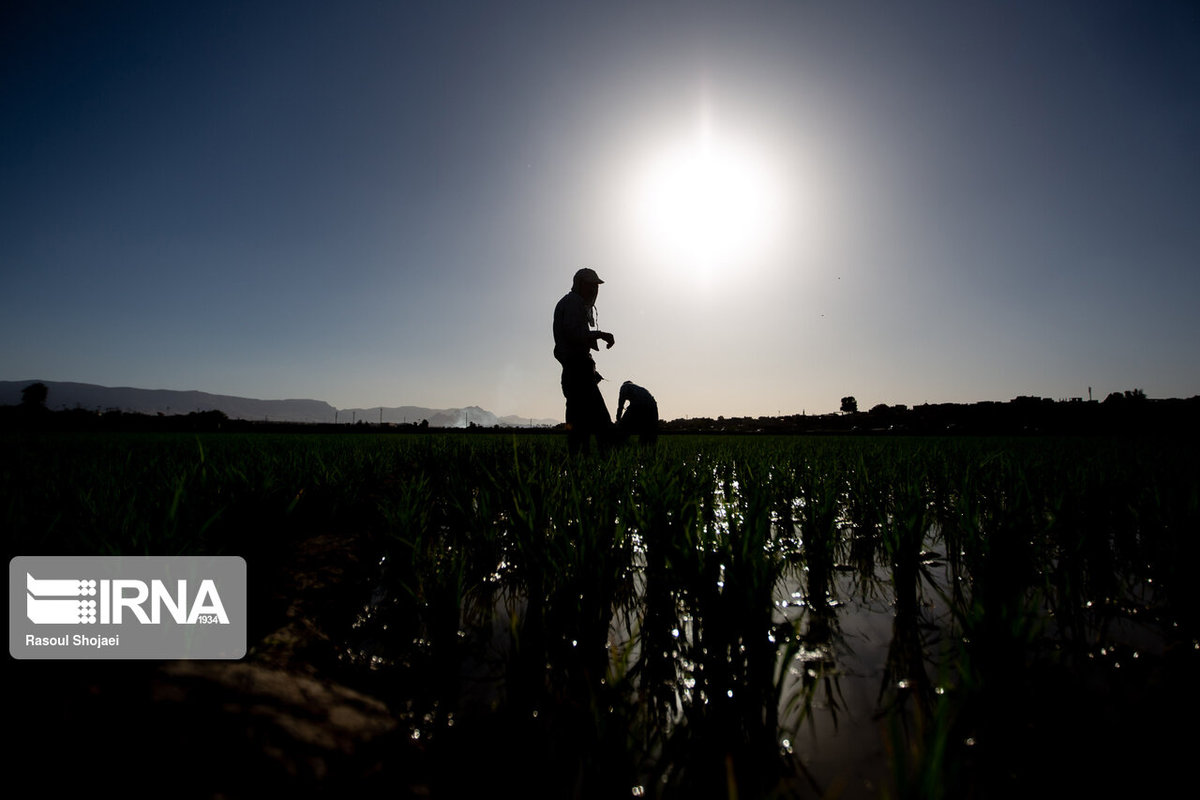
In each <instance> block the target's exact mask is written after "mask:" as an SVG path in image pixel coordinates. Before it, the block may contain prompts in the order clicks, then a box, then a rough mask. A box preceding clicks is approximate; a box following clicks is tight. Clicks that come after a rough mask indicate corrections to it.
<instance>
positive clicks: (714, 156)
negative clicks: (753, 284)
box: [632, 125, 779, 276]
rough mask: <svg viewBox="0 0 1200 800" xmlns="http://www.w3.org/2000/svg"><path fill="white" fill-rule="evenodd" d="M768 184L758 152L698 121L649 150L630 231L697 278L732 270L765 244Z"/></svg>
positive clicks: (772, 211)
mask: <svg viewBox="0 0 1200 800" xmlns="http://www.w3.org/2000/svg"><path fill="white" fill-rule="evenodd" d="M775 183H776V182H775V180H773V177H772V175H771V173H770V172H769V170H768V169H767V165H766V158H765V156H764V154H763V153H762V152H761V151H757V150H755V149H754V148H752V147H751V146H749V145H747V144H745V143H742V142H739V141H737V140H735V139H731V138H723V137H720V136H718V135H717V134H716V133H715V132H714V131H713V129H712V126H711V125H702V126H701V127H700V129H699V130H698V131H697V132H696V133H695V134H694V135H693V136H691V137H685V138H683V139H681V140H679V141H677V142H675V143H672V144H667V145H664V146H662V147H659V148H657V149H656V150H654V151H652V154H651V155H650V156H649V157H648V158H647V159H646V161H645V163H644V165H643V166H642V168H641V169H640V170H639V171H638V175H637V179H636V180H635V181H634V198H633V203H632V207H633V211H634V221H635V225H636V229H637V231H638V233H639V236H640V238H641V241H642V244H643V245H644V246H645V247H646V248H647V250H648V253H649V255H650V257H651V258H652V259H654V260H656V261H660V262H663V263H665V264H669V265H671V266H673V267H676V268H679V269H686V270H689V271H691V272H692V273H693V274H698V275H709V276H711V275H713V274H716V273H719V272H721V271H724V270H729V269H735V270H736V269H737V268H738V267H740V266H745V264H746V263H747V262H749V261H752V260H753V259H755V258H757V257H759V256H760V255H761V254H762V253H763V252H764V251H765V250H766V249H767V248H768V247H769V246H770V245H771V243H772V239H773V237H774V235H775V229H776V227H777V222H778V215H779V192H778V190H777V187H776V185H775Z"/></svg>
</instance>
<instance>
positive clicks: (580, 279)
mask: <svg viewBox="0 0 1200 800" xmlns="http://www.w3.org/2000/svg"><path fill="white" fill-rule="evenodd" d="M575 282H576V283H604V281H602V280H600V276H599V275H597V274H596V270H594V269H592V268H591V267H584V268H583V269H581V270H579V271H578V272H576V273H575Z"/></svg>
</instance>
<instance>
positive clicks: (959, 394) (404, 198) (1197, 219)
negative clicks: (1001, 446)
mask: <svg viewBox="0 0 1200 800" xmlns="http://www.w3.org/2000/svg"><path fill="white" fill-rule="evenodd" d="M0 14H2V15H3V17H2V24H0V339H2V340H3V341H4V343H5V345H4V347H3V348H0V378H2V379H6V380H24V379H32V378H40V379H45V380H70V381H83V382H89V383H99V384H103V385H109V386H137V387H143V388H165V389H201V390H204V391H209V392H214V393H221V394H234V395H242V396H248V397H258V398H264V399H275V398H294V397H307V398H314V399H321V400H327V401H329V402H330V403H333V404H334V405H335V406H338V407H341V408H349V407H369V406H378V405H385V406H399V405H405V404H411V405H422V406H429V407H453V406H465V405H471V404H478V405H481V406H483V407H485V408H487V409H489V410H491V411H494V412H496V413H499V414H518V415H521V416H530V417H556V418H560V419H561V418H562V406H563V400H562V396H561V393H560V391H559V387H558V365H557V363H556V362H555V361H554V359H553V357H552V355H551V350H552V347H553V343H552V341H551V333H550V320H551V315H552V311H553V307H554V304H555V303H556V302H557V300H558V299H559V297H561V296H562V294H563V293H564V292H566V291H567V290H568V289H569V288H570V280H571V275H572V274H573V273H574V271H575V270H576V269H578V268H579V267H581V266H590V267H593V268H594V269H596V271H597V272H598V273H599V274H600V275H601V277H602V278H604V280H605V281H606V283H605V284H604V286H602V287H601V291H600V296H599V299H598V302H597V309H598V314H599V323H600V327H602V328H603V329H605V330H608V331H611V332H612V333H613V334H614V335H615V337H616V346H615V347H614V348H613V349H612V350H605V351H602V352H600V353H599V354H598V355H597V362H598V365H599V369H600V371H601V372H602V373H603V374H604V375H605V377H606V378H608V381H607V382H606V383H604V384H602V389H603V390H604V391H605V395H606V397H607V398H608V400H609V403H610V406H611V405H613V404H615V401H616V394H617V390H618V387H619V385H620V383H621V381H623V380H626V379H632V380H634V381H635V382H638V383H641V384H642V385H644V386H646V387H647V388H649V389H650V390H651V391H652V392H653V393H654V394H655V395H656V396H657V397H658V399H659V405H660V408H661V411H662V413H663V415H664V416H665V417H667V418H676V417H683V416H718V415H725V416H740V415H760V414H776V413H784V414H788V413H799V412H801V411H807V413H810V414H812V413H824V412H829V411H836V410H837V409H838V407H839V401H840V398H841V397H842V396H844V395H854V396H855V397H857V398H858V400H859V404H860V406H861V407H870V406H871V405H874V404H876V403H889V404H893V403H905V404H909V405H914V404H920V403H923V402H972V401H977V400H1007V399H1010V398H1012V397H1015V396H1017V395H1023V394H1029V395H1039V396H1046V397H1053V398H1065V397H1078V396H1086V395H1087V391H1088V387H1092V388H1093V392H1094V395H1095V396H1096V397H1097V398H1101V399H1102V398H1103V397H1104V396H1105V395H1106V394H1107V393H1108V392H1110V391H1121V390H1125V389H1131V388H1141V389H1143V390H1144V391H1145V392H1146V393H1147V394H1148V395H1149V396H1150V397H1188V396H1192V395H1195V394H1198V393H1200V347H1198V346H1197V343H1200V314H1198V313H1197V312H1196V309H1197V308H1200V6H1197V5H1196V4H1195V3H1190V2H1177V3H1175V2H1152V3H1144V2H1005V3H999V2H997V3H949V2H946V3H931V2H915V3H904V4H896V3H855V2H849V3H845V2H838V3H832V2H804V1H803V0H790V1H787V2H783V1H780V2H747V3H740V2H739V3H734V2H709V3H700V2H666V1H665V0H664V1H660V2H653V1H651V2H619V1H617V2H604V3H575V2H556V3H551V2H545V3H533V2H504V3H500V2H496V3H480V2H448V3H424V2H406V3H398V2H383V1H377V2H343V3H337V4H333V3H288V4H280V3H254V2H247V3H221V2H209V3H194V4H189V5H188V6H187V7H185V6H184V4H177V3H135V2H130V3H100V4H76V5H73V4H68V3H53V4H52V3H40V2H32V1H28V2H18V3H15V4H5V10H4V11H2V12H0Z"/></svg>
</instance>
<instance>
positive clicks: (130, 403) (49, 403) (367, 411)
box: [0, 379, 558, 428]
mask: <svg viewBox="0 0 1200 800" xmlns="http://www.w3.org/2000/svg"><path fill="white" fill-rule="evenodd" d="M31 383H43V384H45V385H46V388H47V389H48V390H49V392H48V394H47V397H46V407H47V408H49V409H50V410H52V411H58V410H62V409H72V408H85V409H89V410H96V411H108V410H110V409H116V410H118V411H123V412H126V413H133V414H165V415H171V414H190V413H192V412H194V411H220V412H221V413H223V414H225V416H227V417H229V418H230V419H247V420H267V421H270V422H342V423H352V422H357V421H359V420H361V421H363V422H368V423H370V422H374V423H379V422H381V421H382V422H390V423H399V424H403V423H406V422H407V423H420V422H422V421H424V420H428V422H429V425H430V426H431V427H434V428H466V427H468V426H469V425H471V424H475V425H480V426H483V427H491V426H493V425H503V426H506V427H520V428H526V427H530V426H533V427H543V426H554V425H557V424H558V420H555V419H534V418H530V417H518V416H512V415H510V416H505V417H497V416H496V415H495V414H493V413H492V412H490V411H486V410H485V409H482V408H480V407H479V406H468V407H466V408H440V409H438V408H422V407H420V406H398V407H394V408H386V407H380V406H375V407H374V408H346V409H337V408H334V407H333V406H331V405H330V404H329V403H326V402H324V401H323V400H255V399H252V398H249V397H233V396H230V395H223V394H209V393H208V392H197V391H176V390H173V389H135V388H131V387H126V386H118V387H111V386H97V385H95V384H91V383H70V382H65V381H38V380H36V379H35V380H27V381H0V405H17V404H18V403H20V402H21V391H22V390H23V389H24V388H25V387H26V386H29V385H30V384H31Z"/></svg>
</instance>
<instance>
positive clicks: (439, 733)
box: [0, 433, 1200, 798]
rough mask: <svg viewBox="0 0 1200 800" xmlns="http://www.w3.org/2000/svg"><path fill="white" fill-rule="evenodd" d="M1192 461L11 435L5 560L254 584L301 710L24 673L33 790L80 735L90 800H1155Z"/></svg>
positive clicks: (184, 682)
mask: <svg viewBox="0 0 1200 800" xmlns="http://www.w3.org/2000/svg"><path fill="white" fill-rule="evenodd" d="M1196 444H1197V443H1196V441H1195V439H1194V438H1190V437H1183V438H1176V439H1172V438H1157V437H1156V438H1147V437H1088V438H1051V437H1027V438H1003V439H994V438H976V437H953V438H951V437H947V438H935V437H911V438H906V437H895V438H893V437H851V436H844V437H843V436H839V437H778V438H773V437H755V436H737V437H719V436H712V437H699V436H682V435H681V436H667V437H663V438H662V439H660V441H659V443H658V446H657V448H655V449H653V450H645V449H639V448H636V447H630V448H627V449H624V450H621V451H618V452H617V453H615V454H613V455H612V456H610V457H606V458H599V457H593V458H591V459H582V460H572V459H569V458H568V456H567V454H566V446H565V439H563V438H560V437H556V436H548V435H540V436H539V435H520V434H518V435H515V436H514V435H510V434H495V433H486V434H465V433H464V434H434V435H416V434H412V435H409V434H405V435H394V434H393V435H387V434H379V435H335V434H311V435H310V434H286V435H284V434H280V435H274V434H269V433H248V434H247V433H239V434H201V435H192V434H179V435H174V434H170V435H168V434H146V435H135V434H36V435H35V434H23V435H22V434H5V435H4V436H3V438H0V446H2V451H0V452H2V457H0V497H2V503H3V504H2V506H0V514H2V516H0V519H2V520H3V529H4V531H5V540H6V542H7V546H8V550H9V557H10V558H12V557H14V556H17V555H140V554H145V555H200V554H209V555H241V556H244V557H245V558H246V560H247V562H248V565H249V584H250V585H249V589H250V598H251V608H250V615H251V619H250V636H251V641H249V642H248V645H249V652H248V654H247V656H246V659H244V661H245V664H244V665H238V667H239V668H242V667H245V668H247V669H248V668H249V667H251V666H253V665H256V664H257V665H259V666H261V667H262V668H263V669H264V670H267V669H269V670H270V674H272V675H274V676H275V678H276V679H280V678H281V676H282V682H283V683H284V684H286V686H285V687H284V688H283V689H280V690H279V691H278V692H277V693H276V695H274V696H275V697H278V696H281V694H280V693H283V692H286V691H290V690H291V689H295V688H296V687H300V689H301V690H302V691H300V694H301V695H302V696H303V697H302V699H301V700H299V701H294V702H292V703H291V706H290V708H291V710H290V711H289V714H290V716H289V717H288V719H289V720H290V721H291V722H290V723H289V724H290V727H288V726H284V725H283V724H282V723H279V720H278V718H279V714H278V713H276V714H275V716H271V714H270V713H268V712H270V711H271V709H275V711H276V712H277V711H278V707H279V705H280V701H278V700H276V702H275V705H274V706H271V708H268V709H267V711H263V710H262V708H260V707H261V706H264V705H266V706H269V705H270V703H269V702H268V701H267V700H266V699H262V698H259V701H258V703H259V705H258V706H256V705H254V703H253V702H250V701H247V699H246V695H247V693H248V692H247V690H246V688H245V685H243V684H239V683H238V682H237V681H236V680H233V679H232V678H229V679H227V680H224V682H221V681H219V680H215V679H213V680H210V681H209V683H208V684H206V685H205V686H207V688H201V686H202V684H201V683H199V682H198V679H197V674H198V673H196V672H195V671H194V670H192V668H190V667H187V666H186V665H178V664H176V665H164V664H138V663H133V662H118V663H116V664H99V663H93V664H88V663H87V662H66V663H54V664H49V663H39V662H29V661H22V662H17V661H14V660H13V659H11V658H10V660H9V677H10V680H9V707H10V708H11V709H13V713H14V714H16V715H17V716H18V717H20V718H22V719H24V720H26V721H27V723H28V725H29V726H32V727H27V732H28V733H29V736H28V737H27V739H26V744H25V745H24V746H23V749H21V750H18V751H17V752H16V754H15V756H16V758H15V761H14V763H25V764H28V765H29V766H30V769H40V768H42V767H46V766H47V765H50V764H54V763H58V762H56V761H53V760H51V759H49V757H48V756H46V755H45V752H44V747H43V746H42V744H45V743H46V742H48V741H53V740H54V737H55V736H56V735H58V736H59V737H60V738H61V734H62V731H63V730H69V731H72V736H75V737H79V736H82V737H84V739H86V740H87V741H88V742H90V744H89V746H88V747H87V748H85V749H84V752H81V753H78V754H77V755H78V756H79V759H80V760H79V761H78V762H77V764H78V767H77V772H78V774H90V773H91V771H92V770H97V771H103V770H107V771H108V774H109V775H110V777H111V776H112V775H125V776H128V775H132V774H135V773H137V772H138V771H139V770H150V769H151V768H152V767H153V768H155V770H156V772H155V774H156V775H162V774H172V775H175V776H182V775H186V776H187V777H186V779H185V780H183V781H182V784H181V785H180V786H176V787H175V791H174V792H173V793H174V794H176V795H196V796H222V797H237V796H243V795H251V794H252V795H256V796H257V795H259V794H261V791H262V785H263V784H269V785H270V786H271V787H272V788H273V789H274V790H276V791H278V793H280V794H284V795H288V794H329V795H336V796H355V795H360V796H364V795H370V796H394V797H435V798H440V797H476V796H481V795H482V794H484V793H488V794H491V793H502V792H504V791H512V792H515V793H517V794H519V795H520V796H523V797H602V798H626V797H659V798H676V797H689V798H690V797H722V798H724V797H730V798H733V797H737V798H765V797H778V798H835V797H840V798H918V797H920V798H926V797H928V798H936V797H1014V796H1022V797H1030V796H1050V797H1074V796H1080V795H1084V794H1095V795H1098V796H1113V795H1114V794H1118V793H1125V792H1132V793H1137V794H1138V795H1145V794H1148V793H1150V794H1157V793H1159V792H1160V791H1161V792H1165V791H1166V788H1167V787H1169V786H1173V785H1174V783H1175V782H1176V781H1179V780H1185V781H1188V782H1191V780H1192V779H1191V777H1190V762H1191V759H1192V758H1193V755H1192V751H1193V747H1192V743H1193V742H1194V740H1195V735H1194V734H1193V733H1191V732H1190V729H1191V727H1192V726H1194V725H1195V723H1196V720H1197V717H1196V711H1197V709H1198V707H1200V706H1198V703H1197V700H1198V697H1200V692H1198V690H1197V682H1198V679H1200V671H1198V667H1200V595H1198V594H1197V589H1196V583H1195V580H1194V574H1195V571H1196V565H1197V558H1198V556H1200V542H1198V539H1197V537H1198V535H1200V459H1198V458H1197V455H1196V453H1197V450H1196ZM314 576H316V577H314ZM297 597H304V598H307V601H306V602H305V603H303V604H297V603H296V602H294V600H295V598H297ZM281 631H291V632H292V633H293V634H295V632H296V631H300V632H301V633H300V634H295V635H292V636H291V638H287V637H284V635H283V634H282V633H281ZM285 639H286V641H285ZM281 653H282V655H281ZM230 674H232V673H229V672H226V673H223V675H226V676H228V675H230ZM238 674H239V675H242V680H243V681H245V680H248V678H245V675H244V674H243V673H238ZM289 682H290V683H289ZM143 683H145V684H147V685H153V686H155V687H157V688H156V689H155V690H154V692H150V693H147V692H143V691H142V689H140V688H139V687H141V686H142V685H143ZM214 687H215V688H214ZM239 687H240V688H239ZM264 696H265V695H264ZM334 696H336V697H337V698H340V699H339V700H338V701H337V702H333V701H330V700H329V698H330V697H334ZM97 698H100V700H97ZM104 698H109V699H108V701H107V702H105V701H104ZM303 698H307V700H305V699H303ZM346 698H353V703H352V704H351V702H350V700H347V699H346ZM189 703H190V704H191V706H192V707H196V708H200V707H202V708H203V710H204V712H203V714H200V713H199V712H196V711H193V712H191V713H182V712H178V711H175V712H173V713H172V714H170V715H166V714H164V713H162V712H161V711H160V710H158V709H161V708H163V707H165V706H164V704H170V705H171V707H172V708H174V709H179V708H181V707H188V704H189ZM323 703H324V704H326V705H328V704H329V703H332V707H333V708H335V709H338V712H337V713H335V714H328V715H324V716H323V715H322V713H321V712H320V710H319V709H320V708H324V707H325V706H324V705H322V704H323ZM349 705H353V707H354V708H355V709H356V712H355V713H358V714H359V715H360V717H361V719H360V721H359V722H358V723H354V722H353V721H351V722H347V721H346V720H347V712H346V708H348V707H349ZM298 708H299V709H301V710H303V709H305V708H307V709H308V712H309V713H307V716H305V714H304V713H301V711H298V710H297V709H298ZM256 709H257V711H256ZM339 715H340V716H339ZM116 718H119V720H118V721H114V719H116ZM301 718H303V719H301ZM297 719H301V722H303V725H301V724H300V723H298V722H296V720H297ZM355 719H358V718H355ZM272 720H273V721H274V722H272ZM273 724H274V725H275V726H276V727H272V725H273ZM305 725H306V726H307V727H304V726H305ZM356 725H357V727H356ZM64 726H67V727H64ZM281 726H282V727H288V730H289V731H291V733H290V734H289V735H286V736H285V735H283V734H280V733H279V729H281ZM301 729H302V730H303V731H307V733H305V734H304V735H301V734H298V733H296V731H297V730H301ZM114 730H115V731H117V732H118V733H119V736H116V739H112V738H111V737H110V736H109V735H108V734H106V731H114ZM114 735H115V734H114ZM41 737H45V738H41ZM121 737H124V738H121ZM39 742H41V743H42V744H39ZM172 742H175V743H180V747H179V748H174V747H173V746H172V745H171V743H172ZM89 753H90V755H89Z"/></svg>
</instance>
